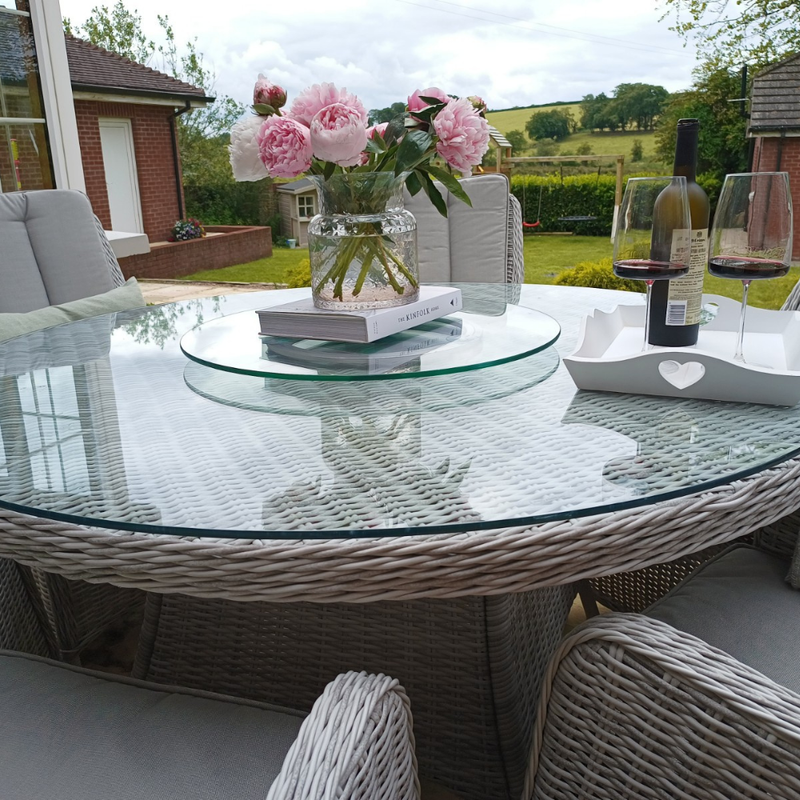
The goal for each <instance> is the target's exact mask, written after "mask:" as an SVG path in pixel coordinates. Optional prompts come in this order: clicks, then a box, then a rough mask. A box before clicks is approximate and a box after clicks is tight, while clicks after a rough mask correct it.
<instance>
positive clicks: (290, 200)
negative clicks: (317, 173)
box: [276, 178, 317, 247]
mask: <svg viewBox="0 0 800 800" xmlns="http://www.w3.org/2000/svg"><path fill="white" fill-rule="evenodd" d="M276 191H277V193H278V211H279V212H280V215H281V234H282V235H283V236H285V237H286V238H287V239H295V240H296V241H297V244H298V245H299V246H300V247H306V246H307V245H308V223H309V222H310V221H311V217H313V216H314V215H315V214H316V213H317V190H316V188H315V187H314V184H313V183H312V182H311V181H310V180H309V179H308V178H301V179H300V180H299V181H292V182H291V183H284V184H277V185H276Z"/></svg>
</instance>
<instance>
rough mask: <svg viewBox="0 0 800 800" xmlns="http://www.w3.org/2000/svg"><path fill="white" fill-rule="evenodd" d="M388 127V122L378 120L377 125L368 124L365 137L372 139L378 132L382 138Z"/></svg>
mask: <svg viewBox="0 0 800 800" xmlns="http://www.w3.org/2000/svg"><path fill="white" fill-rule="evenodd" d="M388 127H389V123H388V122H379V123H378V124H377V125H370V127H369V128H367V139H374V138H375V134H376V133H378V134H380V136H381V138H383V135H384V134H385V133H386V129H387V128H388Z"/></svg>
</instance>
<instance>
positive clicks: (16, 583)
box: [0, 559, 50, 656]
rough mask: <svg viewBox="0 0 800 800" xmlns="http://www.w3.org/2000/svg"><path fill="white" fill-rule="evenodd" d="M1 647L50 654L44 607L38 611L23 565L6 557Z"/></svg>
mask: <svg viewBox="0 0 800 800" xmlns="http://www.w3.org/2000/svg"><path fill="white" fill-rule="evenodd" d="M0 650H19V651H20V652H22V653H30V654H31V655H38V656H49V655H50V647H49V646H48V641H47V638H46V630H45V629H44V628H43V626H42V620H41V609H39V610H38V613H37V609H36V608H35V597H32V596H31V594H30V592H29V590H28V589H27V588H26V586H25V582H24V580H23V577H22V575H21V573H20V568H19V566H18V565H17V564H15V563H14V562H13V561H8V560H6V559H0Z"/></svg>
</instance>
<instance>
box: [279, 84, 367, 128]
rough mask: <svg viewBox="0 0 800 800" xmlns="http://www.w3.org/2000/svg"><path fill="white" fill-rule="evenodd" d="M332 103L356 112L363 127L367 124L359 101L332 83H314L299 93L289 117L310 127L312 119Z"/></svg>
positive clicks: (365, 111) (363, 109)
mask: <svg viewBox="0 0 800 800" xmlns="http://www.w3.org/2000/svg"><path fill="white" fill-rule="evenodd" d="M334 103H341V104H342V105H345V106H349V107H350V108H352V109H353V110H354V111H356V112H358V115H359V116H360V117H361V120H362V122H363V123H364V125H366V124H367V119H368V116H369V115H368V114H367V110H366V109H365V108H364V106H363V105H362V103H361V101H360V100H359V99H358V98H357V97H356V96H355V95H354V94H350V92H348V91H347V89H337V88H336V87H335V86H334V85H333V84H332V83H315V84H314V85H313V86H309V88H308V89H306V90H305V91H304V92H301V93H300V95H299V96H298V97H297V99H296V100H295V101H294V102H293V103H292V107H291V109H290V111H289V116H290V117H293V118H294V119H296V120H297V121H298V122H302V123H303V125H309V126H310V125H311V120H312V119H314V117H315V116H316V115H317V114H318V113H319V112H320V111H322V109H323V108H325V107H326V106H330V105H333V104H334Z"/></svg>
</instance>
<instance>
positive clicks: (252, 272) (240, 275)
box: [181, 247, 308, 283]
mask: <svg viewBox="0 0 800 800" xmlns="http://www.w3.org/2000/svg"><path fill="white" fill-rule="evenodd" d="M304 258H308V250H307V249H306V248H305V247H298V248H295V249H293V250H290V249H289V248H288V247H275V248H273V250H272V257H271V258H260V259H259V260H258V261H251V262H250V263H249V264H238V265H237V266H234V267H222V268H221V269H209V270H204V271H202V272H195V273H193V274H192V275H186V276H185V277H182V278H181V280H184V281H225V282H228V281H230V282H231V283H285V276H286V273H287V271H288V270H289V269H291V268H292V267H294V266H296V265H297V264H298V263H299V262H300V261H302V259H304Z"/></svg>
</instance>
